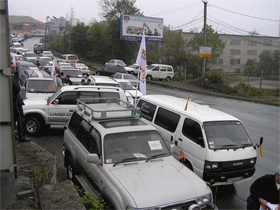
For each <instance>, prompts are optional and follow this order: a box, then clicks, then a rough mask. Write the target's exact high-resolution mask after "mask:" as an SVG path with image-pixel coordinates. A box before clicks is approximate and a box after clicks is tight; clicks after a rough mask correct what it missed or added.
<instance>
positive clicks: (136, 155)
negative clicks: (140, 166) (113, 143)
mask: <svg viewBox="0 0 280 210" xmlns="http://www.w3.org/2000/svg"><path fill="white" fill-rule="evenodd" d="M132 155H134V156H135V157H136V158H147V156H146V155H143V154H140V153H133V154H132Z"/></svg>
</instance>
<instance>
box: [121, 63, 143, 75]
mask: <svg viewBox="0 0 280 210" xmlns="http://www.w3.org/2000/svg"><path fill="white" fill-rule="evenodd" d="M124 68H125V70H126V71H127V73H129V74H138V72H139V71H140V66H139V65H138V64H136V63H135V64H132V65H130V66H127V67H124Z"/></svg>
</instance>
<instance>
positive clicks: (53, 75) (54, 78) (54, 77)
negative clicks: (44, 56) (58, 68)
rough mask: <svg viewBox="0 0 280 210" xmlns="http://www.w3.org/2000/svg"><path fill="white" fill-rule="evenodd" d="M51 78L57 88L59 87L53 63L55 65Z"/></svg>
mask: <svg viewBox="0 0 280 210" xmlns="http://www.w3.org/2000/svg"><path fill="white" fill-rule="evenodd" d="M51 77H52V78H53V81H54V84H55V86H57V82H56V72H55V66H54V62H53V65H52V72H51Z"/></svg>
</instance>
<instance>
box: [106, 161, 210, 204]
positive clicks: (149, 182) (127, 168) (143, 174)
mask: <svg viewBox="0 0 280 210" xmlns="http://www.w3.org/2000/svg"><path fill="white" fill-rule="evenodd" d="M175 161H177V160H176V159H175V158H174V157H172V156H171V157H167V158H164V159H157V160H151V161H148V162H145V161H141V162H136V163H135V162H134V164H133V162H132V163H126V164H118V165H116V166H115V167H112V170H111V172H112V174H113V175H114V176H115V177H116V179H117V180H118V181H119V182H120V184H121V185H122V186H123V187H124V188H125V189H126V190H127V192H128V193H129V194H130V195H131V196H132V198H133V200H134V201H135V203H136V205H137V207H138V208H143V207H152V206H158V205H166V204H171V203H175V202H182V201H186V200H188V199H192V198H196V197H199V196H202V195H205V194H208V193H210V189H209V187H208V186H207V185H206V183H205V182H204V181H203V180H202V179H201V178H199V177H198V176H197V175H196V174H194V173H193V172H192V171H190V170H189V169H188V168H187V167H186V166H184V165H183V164H181V163H179V162H178V161H177V162H178V163H176V162H175Z"/></svg>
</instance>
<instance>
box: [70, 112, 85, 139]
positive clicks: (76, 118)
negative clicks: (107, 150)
mask: <svg viewBox="0 0 280 210" xmlns="http://www.w3.org/2000/svg"><path fill="white" fill-rule="evenodd" d="M82 119H83V118H82V117H81V116H80V115H79V114H77V113H76V112H74V113H73V115H72V117H71V119H70V121H69V125H68V128H69V130H70V131H72V133H73V135H74V136H77V133H78V130H79V126H80V123H81V121H82Z"/></svg>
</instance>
